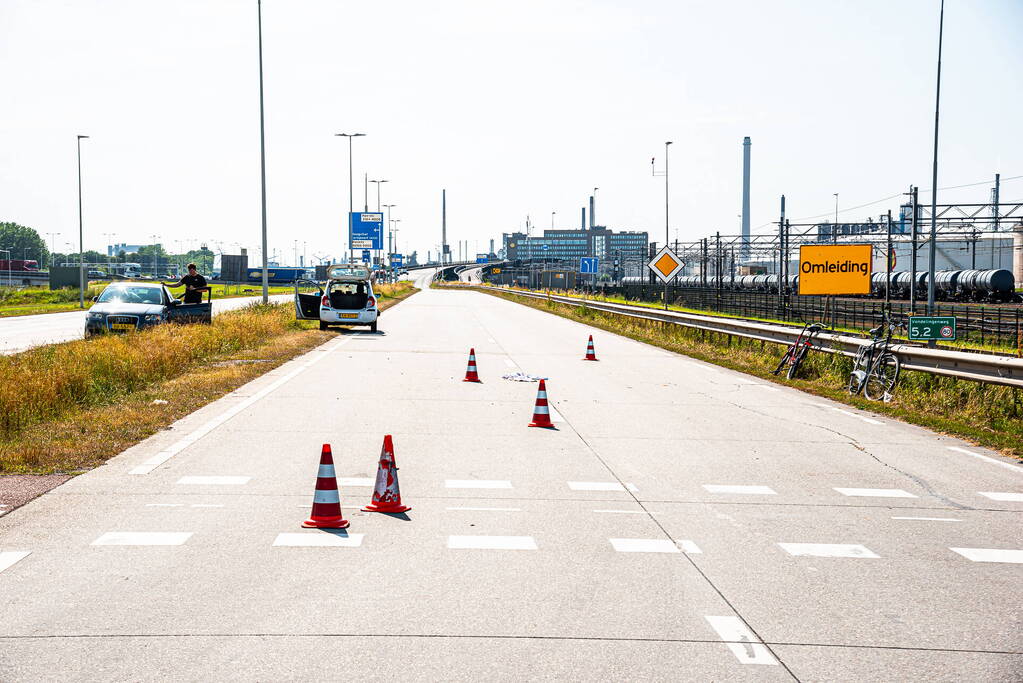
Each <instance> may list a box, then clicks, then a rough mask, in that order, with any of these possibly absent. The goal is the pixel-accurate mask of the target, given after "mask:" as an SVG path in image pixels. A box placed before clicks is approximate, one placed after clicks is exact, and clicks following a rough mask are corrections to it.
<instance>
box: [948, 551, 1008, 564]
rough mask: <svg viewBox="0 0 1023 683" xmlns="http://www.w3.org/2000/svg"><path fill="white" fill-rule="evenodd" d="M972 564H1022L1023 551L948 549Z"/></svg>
mask: <svg viewBox="0 0 1023 683" xmlns="http://www.w3.org/2000/svg"><path fill="white" fill-rule="evenodd" d="M949 550H951V551H952V552H954V553H959V554H960V555H962V556H963V557H965V558H966V559H968V560H973V561H974V562H1008V563H1011V564H1023V550H1004V549H1001V548H949Z"/></svg>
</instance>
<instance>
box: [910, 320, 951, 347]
mask: <svg viewBox="0 0 1023 683" xmlns="http://www.w3.org/2000/svg"><path fill="white" fill-rule="evenodd" d="M955 338H956V319H955V316H954V315H946V316H938V317H927V316H920V315H914V316H910V318H909V339H910V341H942V340H945V341H955Z"/></svg>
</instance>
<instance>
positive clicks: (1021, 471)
mask: <svg viewBox="0 0 1023 683" xmlns="http://www.w3.org/2000/svg"><path fill="white" fill-rule="evenodd" d="M947 448H948V450H950V451H955V452H956V453H965V454H966V455H971V456H973V457H974V458H980V459H981V460H986V461H988V462H989V463H991V464H993V465H998V466H999V467H1004V468H1005V469H1008V470H1012V471H1013V472H1016V473H1017V474H1023V467H1018V466H1016V465H1010V464H1009V463H1007V462H1002V461H1001V460H995V459H994V458H989V457H987V456H986V455H981V454H980V453H972V452H970V451H968V450H966V449H965V448H959V446H947Z"/></svg>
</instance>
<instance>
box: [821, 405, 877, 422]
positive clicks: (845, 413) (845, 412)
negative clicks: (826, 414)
mask: <svg viewBox="0 0 1023 683" xmlns="http://www.w3.org/2000/svg"><path fill="white" fill-rule="evenodd" d="M831 409H832V410H836V411H838V412H840V413H842V414H843V415H848V416H849V417H855V418H856V419H857V420H863V421H864V422H866V423H867V424H872V425H879V424H884V423H882V422H880V421H878V420H874V419H871V418H869V417H864V416H863V415H860V414H859V413H853V412H850V411H848V410H842V409H841V408H835V407H832V408H831Z"/></svg>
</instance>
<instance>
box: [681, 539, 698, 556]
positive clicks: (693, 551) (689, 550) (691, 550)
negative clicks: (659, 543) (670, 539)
mask: <svg viewBox="0 0 1023 683" xmlns="http://www.w3.org/2000/svg"><path fill="white" fill-rule="evenodd" d="M678 547H679V548H682V552H684V553H686V554H687V555H702V554H703V551H702V550H700V546H698V545H696V544H695V543H693V542H692V541H687V540H685V539H682V540H681V541H679V542H678Z"/></svg>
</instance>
